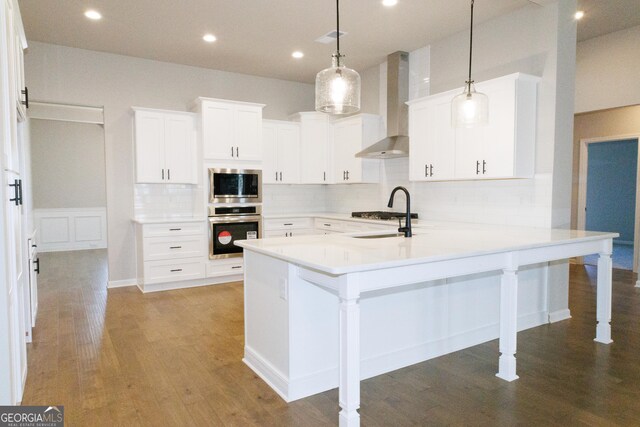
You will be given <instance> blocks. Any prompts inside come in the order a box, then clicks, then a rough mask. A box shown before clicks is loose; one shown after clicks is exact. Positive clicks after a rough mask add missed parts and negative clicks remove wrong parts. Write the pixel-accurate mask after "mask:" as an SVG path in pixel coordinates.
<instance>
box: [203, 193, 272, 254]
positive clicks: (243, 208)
mask: <svg viewBox="0 0 640 427" xmlns="http://www.w3.org/2000/svg"><path fill="white" fill-rule="evenodd" d="M261 213H262V207H261V206H260V205H239V206H209V258H210V259H220V258H231V257H241V256H242V248H241V247H239V246H236V245H235V244H234V242H235V241H236V240H246V239H259V238H260V237H262V216H261Z"/></svg>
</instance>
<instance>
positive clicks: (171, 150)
mask: <svg viewBox="0 0 640 427" xmlns="http://www.w3.org/2000/svg"><path fill="white" fill-rule="evenodd" d="M164 129H165V144H164V146H165V168H166V169H167V170H166V180H167V182H170V183H172V184H197V183H198V178H197V175H196V172H197V170H196V164H197V163H196V143H195V124H194V120H193V118H192V117H189V116H182V115H176V116H166V118H165V122H164Z"/></svg>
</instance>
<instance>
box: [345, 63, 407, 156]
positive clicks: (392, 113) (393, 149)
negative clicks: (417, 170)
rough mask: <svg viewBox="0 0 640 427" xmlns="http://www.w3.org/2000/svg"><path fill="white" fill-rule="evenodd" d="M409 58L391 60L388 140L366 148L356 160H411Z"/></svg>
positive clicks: (389, 67) (388, 76) (388, 82)
mask: <svg viewBox="0 0 640 427" xmlns="http://www.w3.org/2000/svg"><path fill="white" fill-rule="evenodd" d="M408 100H409V54H408V53H407V52H401V51H398V52H395V53H392V54H391V55H389V56H388V57H387V137H386V138H384V139H382V140H380V141H378V142H376V143H375V144H373V145H371V146H369V147H367V148H365V149H364V150H362V151H360V152H359V153H357V154H356V157H361V158H365V159H393V158H397V157H407V156H409V136H408V135H409V108H408V107H407V104H406V102H407V101H408Z"/></svg>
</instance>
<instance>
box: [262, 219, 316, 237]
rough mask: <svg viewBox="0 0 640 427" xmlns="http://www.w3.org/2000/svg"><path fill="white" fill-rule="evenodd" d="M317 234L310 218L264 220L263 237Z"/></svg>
mask: <svg viewBox="0 0 640 427" xmlns="http://www.w3.org/2000/svg"><path fill="white" fill-rule="evenodd" d="M309 234H317V233H316V230H315V229H314V226H313V219H312V218H309V217H307V218H277V219H276V218H273V219H267V220H265V221H264V233H263V238H269V237H294V236H305V235H309Z"/></svg>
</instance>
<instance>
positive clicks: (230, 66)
mask: <svg viewBox="0 0 640 427" xmlns="http://www.w3.org/2000/svg"><path fill="white" fill-rule="evenodd" d="M578 1H579V4H580V7H582V8H584V10H585V11H586V13H587V15H586V16H585V18H584V19H583V21H581V22H580V25H579V31H578V37H579V39H581V40H583V39H586V38H591V37H595V36H598V35H602V34H605V33H608V32H611V31H615V30H619V29H622V28H627V27H631V26H635V25H640V11H638V8H639V7H638V5H639V1H638V0H607V1H603V0H578ZM534 2H535V3H543V2H548V0H535V1H534V0H532V1H529V0H481V1H477V2H476V3H475V19H476V22H478V23H480V22H482V21H486V20H488V19H491V18H493V17H495V16H499V15H502V14H505V13H509V12H511V11H513V10H516V9H518V8H521V7H524V6H527V5H531V4H532V3H534ZM19 5H20V9H21V13H22V18H23V21H24V26H25V31H26V35H27V39H28V40H32V41H41V42H46V43H53V44H60V45H65V46H72V47H77V48H83V49H91V50H97V51H103V52H111V53H117V54H122V55H130V56H136V57H141V58H148V59H154V60H159V61H166V62H174V63H179V64H186V65H193V66H198V67H205V68H212V69H218V70H227V71H234V72H240V73H245V74H253V75H259V76H265V77H274V78H280V79H286V80H294V81H302V82H309V83H310V82H313V80H314V78H315V74H316V73H317V72H318V71H319V70H321V69H322V68H326V67H327V66H329V64H330V57H331V54H332V53H333V51H334V49H335V45H334V44H329V45H324V44H320V43H317V42H315V41H314V40H315V39H316V38H318V37H320V36H322V35H324V34H326V33H327V32H329V31H331V30H333V29H335V2H334V1H333V0H183V1H178V0H46V1H43V0H19ZM605 5H606V7H605ZM533 7H539V6H533ZM88 8H93V9H96V10H98V11H100V12H101V13H102V15H103V19H102V20H100V21H95V22H94V21H90V20H88V19H86V18H85V17H84V16H83V13H84V11H85V10H86V9H88ZM468 25H469V1H468V0H399V2H398V5H397V6H395V7H393V8H386V7H383V6H382V5H381V2H380V0H342V1H341V3H340V29H341V30H343V31H346V32H347V33H348V35H347V36H346V37H344V38H342V39H341V46H340V47H341V49H340V50H341V51H342V53H343V54H346V64H347V65H348V66H349V67H351V68H354V69H356V70H364V69H366V68H369V67H371V66H374V65H376V64H379V63H381V62H383V61H384V60H385V57H386V56H387V55H388V54H389V53H391V52H394V51H396V50H405V51H411V50H414V49H417V48H419V47H422V46H425V45H427V44H429V43H431V42H433V41H435V40H438V39H441V38H443V37H446V36H448V35H450V34H454V33H456V32H459V31H463V30H465V29H467V28H468ZM208 32H210V33H213V34H215V35H216V36H217V38H218V41H216V42H214V43H212V44H209V43H205V42H204V41H203V40H202V36H203V35H204V34H205V33H208ZM294 50H301V51H303V52H304V53H305V57H304V58H303V59H302V60H295V59H293V58H291V52H293V51H294Z"/></svg>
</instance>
